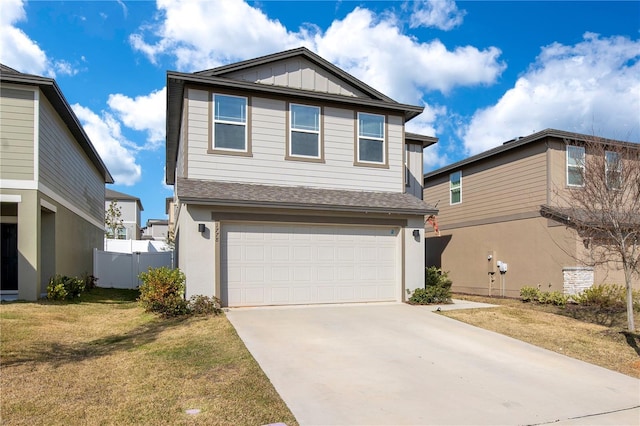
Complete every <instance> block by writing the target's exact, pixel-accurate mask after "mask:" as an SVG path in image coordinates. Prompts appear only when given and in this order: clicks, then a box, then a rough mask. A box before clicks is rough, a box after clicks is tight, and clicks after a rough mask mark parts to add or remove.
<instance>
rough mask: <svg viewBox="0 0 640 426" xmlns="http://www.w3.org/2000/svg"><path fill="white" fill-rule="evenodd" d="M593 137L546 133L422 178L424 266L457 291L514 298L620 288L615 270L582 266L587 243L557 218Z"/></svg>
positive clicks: (586, 262) (578, 179)
mask: <svg viewBox="0 0 640 426" xmlns="http://www.w3.org/2000/svg"><path fill="white" fill-rule="evenodd" d="M593 139H594V138H593V137H591V136H588V135H583V134H576V133H569V132H565V131H560V130H554V129H547V130H543V131H541V132H537V133H534V134H532V135H529V136H526V137H523V138H519V139H514V140H512V141H508V142H505V143H504V144H503V145H501V146H498V147H496V148H493V149H491V150H488V151H485V152H482V153H480V154H477V155H474V156H472V157H470V158H467V159H465V160H462V161H459V162H456V163H454V164H451V165H448V166H446V167H443V168H441V169H438V170H435V171H432V172H430V173H427V174H425V176H424V199H425V200H426V201H427V202H430V203H437V206H438V209H439V215H438V226H439V230H440V236H437V235H436V233H434V232H433V230H432V228H431V227H430V226H427V228H426V230H427V238H426V242H427V265H428V266H431V265H435V266H438V267H441V268H442V269H443V270H445V271H448V272H449V277H450V278H451V279H452V281H453V287H452V288H453V290H454V291H458V292H462V293H472V294H482V295H487V294H492V295H505V296H511V297H517V296H518V295H519V291H520V288H522V287H523V286H534V287H535V286H540V288H541V289H542V290H544V291H555V290H557V291H561V292H565V293H575V292H578V291H580V290H582V289H584V288H586V287H589V286H591V285H593V284H594V283H597V284H601V283H617V284H621V285H624V283H625V279H624V274H623V272H622V271H621V269H620V268H619V265H618V266H616V265H615V264H613V263H610V264H600V265H596V264H590V263H591V262H590V260H591V259H590V258H589V257H588V256H589V253H588V251H587V250H585V244H587V242H585V241H583V238H581V237H580V236H579V235H578V234H576V231H575V229H573V228H572V227H571V226H566V225H567V224H568V223H567V221H566V220H564V219H563V218H562V215H561V214H560V212H562V211H563V207H565V206H567V203H568V202H570V200H571V198H570V197H568V196H567V192H568V191H569V189H577V190H580V189H581V187H582V185H583V182H584V181H583V179H585V177H584V165H585V164H586V163H585V158H586V157H585V155H586V156H588V155H590V154H589V152H587V153H586V154H585V144H586V143H588V142H589V143H590V142H591V141H592V140H593ZM601 141H602V142H603V143H606V144H611V146H615V145H620V144H625V143H624V142H621V141H614V140H601ZM626 145H629V144H628V143H627V144H626ZM631 146H632V147H633V144H631ZM639 148H640V146H639ZM603 152H605V151H603ZM603 164H604V163H603ZM603 167H604V166H603ZM603 172H604V170H603ZM554 212H555V213H554ZM498 262H500V264H506V271H504V270H503V271H500V267H499V263H498ZM503 269H505V267H504V266H503Z"/></svg>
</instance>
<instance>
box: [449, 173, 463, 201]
mask: <svg viewBox="0 0 640 426" xmlns="http://www.w3.org/2000/svg"><path fill="white" fill-rule="evenodd" d="M461 202H462V172H461V171H457V172H455V173H451V174H450V175H449V204H460V203H461Z"/></svg>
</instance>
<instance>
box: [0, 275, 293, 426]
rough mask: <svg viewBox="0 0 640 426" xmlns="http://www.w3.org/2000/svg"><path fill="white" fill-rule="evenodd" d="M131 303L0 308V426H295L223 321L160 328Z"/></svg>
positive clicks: (96, 299)
mask: <svg viewBox="0 0 640 426" xmlns="http://www.w3.org/2000/svg"><path fill="white" fill-rule="evenodd" d="M136 297H137V292H135V291H128V290H114V289H101V288H98V289H94V290H92V291H91V292H88V293H84V294H83V295H82V296H81V298H80V300H76V301H73V302H71V303H60V302H47V301H40V302H36V303H24V302H16V303H3V304H2V305H0V328H1V334H0V339H1V340H0V360H1V364H0V373H1V374H0V387H1V389H2V397H1V398H2V404H1V407H0V415H1V418H2V424H3V425H22V424H24V425H27V424H28V425H40V424H47V425H56V424H60V425H63V424H65V425H66V424H86V425H94V424H96V425H97V424H148V425H163V424H166V425H169V424H170V425H181V424H184V425H192V424H207V425H263V424H268V423H275V422H284V423H286V424H287V425H295V424H297V423H296V421H295V419H294V417H293V415H292V414H291V412H290V411H289V409H288V408H287V407H286V405H285V404H284V402H283V401H282V399H281V398H280V396H279V395H278V394H277V392H276V391H275V389H274V388H273V386H272V384H271V383H270V382H269V380H268V378H267V377H266V376H265V375H264V373H263V372H262V370H261V369H260V367H259V366H258V364H257V363H256V362H255V360H254V359H253V357H252V356H251V354H250V353H249V352H248V351H247V349H246V348H245V346H244V344H243V343H242V341H241V340H240V339H239V337H238V335H237V334H236V332H235V330H234V329H233V327H232V326H231V324H230V323H229V322H228V320H227V319H226V317H225V316H224V315H221V316H217V317H190V318H182V319H180V318H177V319H169V320H167V319H161V318H158V317H156V316H154V315H151V314H148V313H145V312H143V310H142V309H141V308H139V307H138V306H137V304H136V302H135V299H136ZM188 409H199V410H201V411H200V413H199V414H197V415H189V414H186V412H185V411H186V410H188Z"/></svg>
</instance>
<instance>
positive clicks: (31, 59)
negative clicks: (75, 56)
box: [0, 0, 78, 78]
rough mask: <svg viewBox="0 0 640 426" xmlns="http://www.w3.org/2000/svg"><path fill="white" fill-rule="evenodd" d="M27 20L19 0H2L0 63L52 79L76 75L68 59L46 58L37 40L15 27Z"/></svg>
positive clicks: (21, 2)
mask: <svg viewBox="0 0 640 426" xmlns="http://www.w3.org/2000/svg"><path fill="white" fill-rule="evenodd" d="M26 20H27V14H26V12H25V10H24V2H23V1H22V0H2V10H1V13H0V46H1V48H0V62H1V63H3V64H5V65H7V66H10V67H11V68H15V69H16V70H18V71H20V72H24V73H27V74H36V75H42V76H47V77H52V78H54V77H55V76H56V74H63V75H75V74H77V73H78V71H77V70H76V69H74V68H73V66H72V65H71V64H70V63H69V62H67V61H64V60H54V59H51V58H48V57H47V54H46V53H45V51H44V50H42V48H40V46H38V43H36V42H35V41H33V40H32V39H31V38H29V36H28V35H27V34H25V32H24V31H22V30H21V29H19V28H18V27H17V26H16V24H18V23H20V22H23V21H26Z"/></svg>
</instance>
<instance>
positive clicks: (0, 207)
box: [0, 65, 113, 300]
mask: <svg viewBox="0 0 640 426" xmlns="http://www.w3.org/2000/svg"><path fill="white" fill-rule="evenodd" d="M0 139H1V141H2V142H1V143H0V229H1V234H2V240H1V241H2V246H1V248H0V252H1V254H2V259H1V260H0V264H1V269H2V273H1V276H0V291H1V296H2V298H3V299H9V298H19V299H24V300H35V299H37V298H38V297H40V296H41V295H42V294H43V293H46V287H47V284H48V281H49V279H50V277H51V276H53V275H55V274H63V275H71V276H81V275H82V274H84V273H88V274H91V273H93V260H92V259H93V249H94V248H101V247H102V245H103V235H104V192H105V183H113V178H112V177H111V175H110V174H109V171H108V170H107V168H106V167H105V165H104V163H103V162H102V160H101V159H100V156H99V155H98V153H97V152H96V150H95V148H94V146H93V145H92V144H91V141H90V140H89V138H88V137H87V135H86V133H85V132H84V130H83V129H82V126H81V125H80V122H79V121H78V118H77V117H76V115H75V114H74V113H73V110H72V109H71V107H70V106H69V104H68V102H67V101H66V99H65V98H64V96H63V94H62V92H61V91H60V88H59V87H58V85H57V84H56V82H55V80H53V79H50V78H45V77H40V76H35V75H29V74H23V73H20V72H18V71H16V70H14V69H12V68H9V67H6V66H4V65H0Z"/></svg>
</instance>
